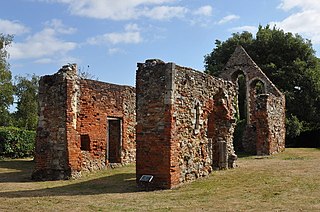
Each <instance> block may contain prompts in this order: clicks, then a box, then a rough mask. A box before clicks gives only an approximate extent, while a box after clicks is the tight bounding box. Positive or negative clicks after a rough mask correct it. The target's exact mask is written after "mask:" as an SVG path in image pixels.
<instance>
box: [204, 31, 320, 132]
mask: <svg viewBox="0 0 320 212" xmlns="http://www.w3.org/2000/svg"><path fill="white" fill-rule="evenodd" d="M215 44H216V47H215V48H214V49H213V51H212V52H211V53H210V54H208V55H206V56H205V59H204V62H205V69H206V73H209V74H211V75H215V76H217V75H219V73H220V72H221V71H222V70H223V67H224V65H225V64H226V63H227V61H228V59H229V58H230V56H231V54H232V53H233V51H234V49H235V48H236V46H237V45H242V46H243V47H244V48H245V49H246V51H247V52H248V54H249V55H250V56H251V57H252V59H253V60H254V61H255V62H256V63H257V65H258V66H259V67H260V68H261V69H262V70H263V72H264V73H265V74H266V75H267V76H268V77H269V79H270V80H271V81H272V82H273V83H274V84H275V85H276V86H277V87H278V88H279V89H280V90H281V91H282V92H283V93H284V94H285V96H286V109H287V110H286V116H287V117H288V119H287V122H288V126H290V130H287V132H288V133H291V135H289V137H290V136H291V137H294V136H297V135H299V133H300V132H302V131H308V130H315V129H320V124H319V123H320V60H319V58H317V57H316V56H315V51H314V49H313V48H312V44H311V42H310V40H306V39H304V38H302V37H301V36H300V35H298V34H295V35H294V34H292V33H290V32H288V33H286V32H284V31H283V30H281V29H277V28H276V27H273V28H270V26H269V25H267V26H266V27H262V26H259V28H258V32H257V34H256V36H255V37H253V35H252V34H251V33H249V32H242V33H235V34H232V37H231V38H229V39H227V40H226V41H224V42H222V41H219V40H216V42H215ZM293 117H294V118H293ZM291 122H294V123H291ZM295 126H298V127H295Z"/></svg>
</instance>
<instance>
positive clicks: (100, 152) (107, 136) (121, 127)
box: [32, 65, 136, 180]
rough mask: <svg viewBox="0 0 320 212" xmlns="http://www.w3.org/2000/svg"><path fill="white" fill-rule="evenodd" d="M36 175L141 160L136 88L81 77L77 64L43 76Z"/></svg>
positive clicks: (56, 175)
mask: <svg viewBox="0 0 320 212" xmlns="http://www.w3.org/2000/svg"><path fill="white" fill-rule="evenodd" d="M39 108H40V111H39V124H38V129H37V137H36V147H35V162H36V166H35V170H34V172H33V175H32V177H33V178H34V179H38V180H39V179H40V180H57V179H67V178H70V177H77V176H80V175H81V172H82V171H86V170H89V171H92V170H99V169H103V168H105V167H106V166H108V165H111V166H112V165H116V164H126V163H132V162H134V161H135V154H136V153H135V149H136V147H135V125H136V116H135V89H134V88H133V87H129V86H120V85H114V84H109V83H103V82H98V81H94V80H87V79H80V78H79V77H78V75H77V67H76V65H68V66H64V67H63V68H62V69H60V70H59V71H58V73H56V74H54V75H50V76H43V77H41V79H40V84H39Z"/></svg>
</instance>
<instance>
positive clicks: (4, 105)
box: [0, 34, 14, 126]
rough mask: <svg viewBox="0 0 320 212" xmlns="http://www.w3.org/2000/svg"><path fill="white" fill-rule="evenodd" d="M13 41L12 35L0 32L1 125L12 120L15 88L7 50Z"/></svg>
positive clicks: (7, 123)
mask: <svg viewBox="0 0 320 212" xmlns="http://www.w3.org/2000/svg"><path fill="white" fill-rule="evenodd" d="M11 41H12V36H10V35H3V34H0V126H4V125H9V124H10V122H11V120H10V113H9V107H10V105H11V104H12V103H13V93H14V89H13V85H12V75H11V71H10V69H9V64H8V63H7V58H8V52H7V51H6V47H7V46H8V45H10V43H11Z"/></svg>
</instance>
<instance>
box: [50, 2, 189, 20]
mask: <svg viewBox="0 0 320 212" xmlns="http://www.w3.org/2000/svg"><path fill="white" fill-rule="evenodd" d="M176 1H177V0H116V1H115V0H103V1H102V0H46V2H57V3H63V4H67V5H68V8H69V11H70V13H71V14H73V15H78V16H84V17H90V18H97V19H111V20H131V19H137V18H140V17H148V18H152V19H158V20H159V19H161V20H162V19H165V20H166V19H170V18H173V17H180V16H181V14H182V13H183V11H184V10H186V8H183V7H175V6H168V5H166V3H172V2H176Z"/></svg>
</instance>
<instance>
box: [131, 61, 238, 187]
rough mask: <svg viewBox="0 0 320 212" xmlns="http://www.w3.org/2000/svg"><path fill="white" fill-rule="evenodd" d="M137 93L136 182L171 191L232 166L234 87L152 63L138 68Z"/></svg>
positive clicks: (233, 158) (200, 74)
mask: <svg viewBox="0 0 320 212" xmlns="http://www.w3.org/2000/svg"><path fill="white" fill-rule="evenodd" d="M136 92H137V94H136V95H137V97H136V98H137V128H136V129H137V131H136V132H137V141H136V142H137V162H136V164H137V165H136V172H137V173H136V174H137V180H138V179H140V177H141V176H142V175H144V174H150V175H153V176H154V180H153V184H152V186H153V187H154V188H173V187H175V186H177V185H180V184H181V183H185V182H187V181H192V180H194V179H196V178H199V177H203V176H207V175H208V174H209V173H210V172H211V171H212V170H213V169H227V168H232V167H233V166H234V161H235V160H236V158H237V156H236V155H235V153H234V150H233V143H232V139H233V131H234V127H235V119H234V114H235V107H234V99H235V95H236V87H235V85H234V84H232V83H231V82H228V81H225V80H222V79H218V78H214V77H212V76H209V75H206V74H204V73H201V72H198V71H195V70H192V69H190V68H185V67H181V66H178V65H176V64H174V63H164V62H163V61H161V60H157V59H154V60H147V61H146V62H145V63H139V64H138V70H137V75H136Z"/></svg>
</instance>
